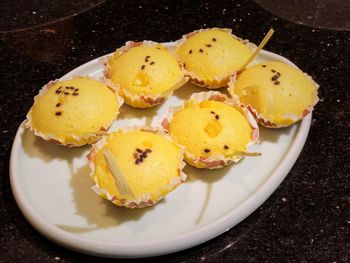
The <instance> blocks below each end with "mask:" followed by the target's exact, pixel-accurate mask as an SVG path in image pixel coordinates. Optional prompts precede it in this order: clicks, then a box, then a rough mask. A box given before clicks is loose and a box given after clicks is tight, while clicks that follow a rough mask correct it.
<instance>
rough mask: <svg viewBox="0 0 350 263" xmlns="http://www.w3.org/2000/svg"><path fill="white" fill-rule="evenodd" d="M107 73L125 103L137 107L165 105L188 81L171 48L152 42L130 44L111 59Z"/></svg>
mask: <svg viewBox="0 0 350 263" xmlns="http://www.w3.org/2000/svg"><path fill="white" fill-rule="evenodd" d="M104 73H105V79H106V80H107V81H108V83H111V84H112V85H114V86H115V87H116V89H117V90H118V92H119V94H120V95H121V96H122V97H123V98H124V100H125V103H126V104H128V105H130V106H133V107H136V108H148V107H152V106H155V105H158V104H160V103H162V102H163V101H164V100H165V99H166V98H167V97H169V96H170V95H171V94H172V93H173V91H174V90H175V89H177V88H179V87H180V86H182V85H183V84H185V83H186V81H187V79H185V78H184V74H183V70H182V68H181V65H180V64H179V63H178V61H177V60H176V58H175V57H174V56H173V55H172V54H171V53H170V52H169V51H168V49H167V48H165V47H164V46H163V45H161V44H158V43H154V42H151V41H144V42H132V41H129V42H127V43H126V45H125V46H124V47H122V48H119V49H117V50H116V52H115V53H114V54H113V56H112V57H110V58H109V60H108V62H107V63H106V66H105V72H104Z"/></svg>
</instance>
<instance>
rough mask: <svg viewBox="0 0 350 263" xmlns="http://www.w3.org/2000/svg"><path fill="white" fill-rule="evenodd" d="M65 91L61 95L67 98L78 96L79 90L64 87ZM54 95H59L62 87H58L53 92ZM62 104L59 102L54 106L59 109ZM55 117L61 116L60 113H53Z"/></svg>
mask: <svg viewBox="0 0 350 263" xmlns="http://www.w3.org/2000/svg"><path fill="white" fill-rule="evenodd" d="M64 89H65V91H64V92H63V94H64V95H65V96H69V95H73V96H79V89H78V88H75V87H73V86H67V87H64ZM70 90H72V91H73V93H69V91H70ZM55 93H56V94H57V95H59V94H61V93H62V86H60V87H59V88H58V89H56V90H55ZM61 105H62V103H61V102H58V103H57V104H56V107H57V108H58V107H61ZM55 115H56V116H61V115H62V112H61V111H57V112H55Z"/></svg>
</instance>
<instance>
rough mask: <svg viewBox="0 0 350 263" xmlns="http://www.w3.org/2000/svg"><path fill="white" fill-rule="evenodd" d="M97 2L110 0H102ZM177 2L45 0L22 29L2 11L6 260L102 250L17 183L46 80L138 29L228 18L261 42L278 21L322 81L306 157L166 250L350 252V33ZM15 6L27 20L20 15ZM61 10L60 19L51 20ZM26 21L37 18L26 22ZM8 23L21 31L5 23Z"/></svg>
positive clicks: (216, 256) (191, 256) (284, 256)
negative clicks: (229, 221)
mask: <svg viewBox="0 0 350 263" xmlns="http://www.w3.org/2000/svg"><path fill="white" fill-rule="evenodd" d="M22 2H23V1H19V3H22ZM54 2H55V4H57V3H56V1H54ZM63 2H64V1H63ZM91 3H94V4H97V3H100V5H98V6H96V7H92V6H91V5H90V6H89V4H91ZM174 3H175V1H174ZM174 3H172V4H169V3H166V2H165V1H159V3H158V2H156V1H107V2H104V1H90V2H89V1H76V5H82V6H83V7H84V8H82V9H84V10H86V9H88V10H86V11H85V12H82V13H80V14H77V11H75V10H73V11H74V12H70V14H71V16H70V17H67V18H65V19H58V17H57V14H55V16H53V14H52V13H50V12H48V11H45V9H43V10H34V9H33V10H31V7H28V6H25V7H21V5H19V7H18V11H17V12H18V13H23V21H24V22H23V21H19V22H18V25H19V26H18V27H17V29H20V30H17V31H13V30H14V29H16V23H13V21H12V22H11V21H5V20H2V21H0V63H1V70H0V72H1V74H0V76H1V78H0V87H1V93H0V100H1V101H0V102H1V104H0V113H1V115H2V116H3V117H2V118H1V119H0V125H1V129H0V136H1V137H0V138H1V140H0V143H1V152H0V156H1V163H0V170H1V175H2V176H1V177H0V213H1V216H0V255H1V256H0V262H23V261H27V262H84V261H87V260H91V259H93V257H89V256H85V255H81V254H79V253H75V252H71V251H68V250H66V249H64V248H61V247H60V246H58V245H56V244H54V243H52V242H50V241H48V240H47V239H46V238H44V237H43V236H41V235H40V234H39V233H38V232H36V230H34V229H33V228H32V227H31V225H30V224H29V223H28V222H27V221H26V220H25V219H24V217H23V215H22V214H21V212H20V210H19V208H18V207H17V205H16V203H15V201H14V197H13V195H12V192H11V188H10V182H9V171H8V169H9V156H10V150H11V145H12V142H13V138H14V136H15V133H16V130H17V128H18V126H19V124H20V123H21V122H22V121H23V120H24V119H25V115H26V113H27V111H28V109H29V108H30V106H31V104H32V102H33V97H34V96H35V95H36V94H37V93H38V90H39V89H40V88H41V86H42V85H43V84H45V83H47V82H48V81H49V80H51V79H55V78H58V77H60V76H62V75H63V74H65V73H67V72H69V71H70V70H72V69H74V68H75V67H77V66H79V65H81V64H82V63H85V62H87V61H89V60H91V59H94V58H97V57H99V56H101V55H104V54H106V53H109V52H112V51H113V50H114V49H115V48H117V47H119V46H121V45H122V44H123V43H124V42H125V41H127V40H143V39H150V40H154V41H158V42H164V41H169V40H176V39H178V38H180V37H181V35H182V34H184V33H187V32H190V31H192V30H194V29H199V28H204V27H229V28H232V29H233V32H234V33H235V34H237V35H238V36H241V37H244V38H247V39H250V40H251V41H252V42H255V43H259V41H260V40H261V38H262V36H263V34H264V33H265V32H267V31H268V29H269V28H270V27H273V28H274V29H275V31H276V33H275V35H274V36H273V39H272V40H271V41H270V42H269V43H268V46H267V47H266V49H268V50H270V51H272V52H276V53H278V54H281V55H283V56H285V57H287V58H289V59H290V60H292V61H293V62H294V63H295V64H297V65H298V66H299V67H300V68H301V69H303V70H304V71H306V72H308V73H309V74H310V75H311V76H312V77H313V78H314V79H315V81H316V82H318V83H319V84H320V86H321V87H320V92H319V95H320V98H321V101H320V102H319V103H318V105H317V106H316V109H315V111H314V114H313V121H312V125H311V129H310V133H309V137H308V139H307V142H306V144H305V147H304V149H303V151H302V153H301V155H300V157H299V159H298V161H297V162H296V164H295V165H294V167H293V169H292V170H291V172H290V173H289V174H288V176H287V178H286V179H285V180H284V181H283V183H282V184H281V185H280V186H279V188H278V189H277V191H276V192H275V193H274V194H273V195H272V196H271V197H270V198H269V199H268V200H267V201H266V202H265V203H264V204H263V205H262V206H261V207H260V208H259V209H257V210H256V211H255V212H254V213H253V214H252V215H250V216H249V217H248V218H247V219H246V220H244V221H243V222H241V223H240V224H239V225H237V226H235V227H234V228H233V229H231V230H230V231H228V232H226V233H224V234H222V235H221V236H219V237H217V238H215V239H213V240H211V241H208V242H206V243H204V244H202V245H200V246H197V247H194V248H191V249H188V250H186V251H182V252H179V253H176V254H172V255H167V256H163V257H159V258H158V260H161V261H164V262H199V261H201V262H227V261H257V262H281V261H296V262H315V261H317V262H350V231H349V229H350V189H349V188H350V169H349V160H350V134H349V130H350V122H349V119H350V111H349V101H350V91H349V87H348V86H349V84H348V82H347V81H349V75H350V61H349V50H350V33H349V32H346V31H336V30H326V29H318V28H312V27H308V26H303V25H298V24H295V23H293V22H290V21H287V20H284V19H280V18H278V17H276V16H274V15H272V14H270V13H268V12H267V11H265V10H264V9H262V8H261V7H260V6H258V5H257V4H256V3H255V2H252V1H238V0H237V1H211V2H209V1H208V2H204V1H181V0H178V1H176V5H175V4H174ZM7 4H8V5H12V3H7ZM1 5H3V6H6V2H5V3H4V2H3V3H2V4H1ZM3 6H2V7H3ZM78 7H79V6H78ZM78 7H76V8H77V10H79V8H78ZM91 7H92V8H91ZM21 8H22V9H25V10H22V9H21ZM67 8H72V7H67ZM89 8H91V9H89ZM2 10H4V9H2ZM22 11H23V12H22ZM24 11H26V12H24ZM61 11H62V10H61ZM301 11H302V9H301ZM63 13H64V12H63ZM63 13H62V14H63ZM62 14H61V15H62ZM28 16H33V17H29V18H28ZM35 16H36V17H38V18H36V17H35ZM50 16H52V17H50ZM16 18H17V19H18V20H21V16H16ZM51 18H52V19H58V20H57V22H55V23H50V21H51V20H50V19H51ZM7 19H10V18H7ZM45 19H46V20H45ZM39 23H47V24H46V25H45V26H40V24H39ZM26 24H29V25H31V26H34V28H29V29H28V28H27V29H25V28H23V25H26ZM6 28H7V29H11V30H12V31H8V30H7V31H8V32H4V31H6ZM96 261H98V262H107V261H108V262H109V260H107V259H106V260H102V259H98V260H96ZM115 261H119V260H114V261H113V262H115ZM120 261H122V260H120Z"/></svg>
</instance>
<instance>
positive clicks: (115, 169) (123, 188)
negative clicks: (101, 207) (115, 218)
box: [103, 149, 135, 199]
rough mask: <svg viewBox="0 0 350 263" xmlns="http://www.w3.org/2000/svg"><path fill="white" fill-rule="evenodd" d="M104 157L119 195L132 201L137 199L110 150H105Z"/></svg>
mask: <svg viewBox="0 0 350 263" xmlns="http://www.w3.org/2000/svg"><path fill="white" fill-rule="evenodd" d="M103 157H104V159H105V161H106V163H107V166H108V169H109V170H110V171H111V173H112V174H113V176H114V178H115V183H116V187H117V189H118V191H119V193H120V194H121V195H123V196H126V197H131V198H132V199H135V194H134V193H133V191H132V190H131V188H130V186H129V184H128V182H127V181H126V179H125V177H124V175H123V173H122V171H121V169H120V167H119V165H118V163H117V161H116V159H115V158H114V157H113V154H112V153H111V152H110V150H108V149H105V150H104V151H103Z"/></svg>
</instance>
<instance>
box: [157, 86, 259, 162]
mask: <svg viewBox="0 0 350 263" xmlns="http://www.w3.org/2000/svg"><path fill="white" fill-rule="evenodd" d="M205 100H214V101H220V102H223V103H225V104H228V105H230V106H232V107H234V108H235V109H237V110H239V111H240V112H241V113H242V114H243V115H244V116H245V117H246V119H247V121H248V123H249V125H250V127H251V128H252V134H251V141H250V142H249V143H248V144H247V145H246V149H248V148H249V147H250V146H252V145H254V144H257V143H258V142H259V126H258V124H257V123H256V121H255V119H254V117H253V115H252V114H251V113H250V111H249V110H248V109H246V108H240V107H238V106H236V105H235V103H234V101H233V100H230V99H229V98H228V97H227V96H226V95H225V94H222V93H220V92H218V91H208V92H199V93H194V94H192V96H191V97H190V101H194V102H195V103H200V102H201V101H205ZM183 108H184V105H182V106H179V107H171V108H170V109H169V110H168V112H167V113H166V114H165V115H164V116H163V117H162V118H161V120H160V126H161V127H162V128H163V130H164V132H167V133H169V124H170V122H171V120H172V118H173V116H174V114H175V113H176V112H178V111H180V110H182V109H183ZM185 149H186V148H185ZM242 157H243V156H241V155H233V156H232V157H225V156H224V155H213V156H210V157H208V158H203V157H201V156H200V157H198V156H195V155H193V154H191V153H190V152H189V151H187V149H186V150H185V159H186V161H187V162H188V163H189V164H190V165H192V166H195V167H197V168H206V169H219V168H222V167H224V166H226V165H228V164H230V163H232V162H238V161H239V160H240V159H242Z"/></svg>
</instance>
